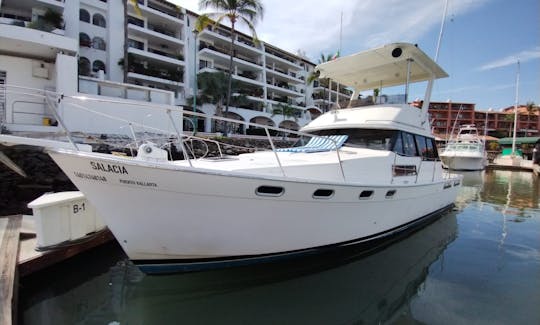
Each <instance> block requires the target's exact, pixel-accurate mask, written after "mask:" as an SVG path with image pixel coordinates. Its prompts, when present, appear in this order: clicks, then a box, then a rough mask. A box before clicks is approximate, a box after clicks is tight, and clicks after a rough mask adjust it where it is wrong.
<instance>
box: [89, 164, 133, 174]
mask: <svg viewBox="0 0 540 325" xmlns="http://www.w3.org/2000/svg"><path fill="white" fill-rule="evenodd" d="M90 166H92V169H95V170H101V171H103V172H107V173H115V174H129V173H128V171H127V169H126V167H124V166H121V165H111V164H104V163H100V162H95V161H91V162H90Z"/></svg>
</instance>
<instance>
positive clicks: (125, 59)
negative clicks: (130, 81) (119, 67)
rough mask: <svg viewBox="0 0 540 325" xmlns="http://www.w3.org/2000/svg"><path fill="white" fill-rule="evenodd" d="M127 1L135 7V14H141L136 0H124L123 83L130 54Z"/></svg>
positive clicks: (125, 80) (125, 78)
mask: <svg viewBox="0 0 540 325" xmlns="http://www.w3.org/2000/svg"><path fill="white" fill-rule="evenodd" d="M128 1H129V2H131V4H132V5H133V7H134V8H135V13H136V14H137V16H139V17H141V16H142V13H141V9H140V8H139V3H138V2H137V0H124V59H123V60H122V63H123V65H124V83H127V75H128V69H129V64H130V62H129V59H130V56H129V55H128V48H129V44H128Z"/></svg>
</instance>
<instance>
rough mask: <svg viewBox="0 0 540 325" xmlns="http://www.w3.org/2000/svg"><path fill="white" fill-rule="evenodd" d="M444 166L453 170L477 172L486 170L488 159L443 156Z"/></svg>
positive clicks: (481, 157)
mask: <svg viewBox="0 0 540 325" xmlns="http://www.w3.org/2000/svg"><path fill="white" fill-rule="evenodd" d="M441 160H442V163H443V166H444V167H445V168H448V169H452V170H459V171H476V170H484V169H485V168H486V159H485V158H484V157H483V156H472V157H466V156H460V155H454V156H452V155H448V156H444V155H441Z"/></svg>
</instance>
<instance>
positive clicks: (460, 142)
mask: <svg viewBox="0 0 540 325" xmlns="http://www.w3.org/2000/svg"><path fill="white" fill-rule="evenodd" d="M440 156H441V160H442V162H443V166H444V167H446V168H448V169H452V170H463V171H474V170H483V169H484V168H486V165H487V154H486V151H485V142H484V140H483V139H482V138H481V137H480V136H479V135H478V130H477V129H476V126H475V125H474V124H467V125H463V126H461V127H460V129H459V132H458V135H457V137H456V138H455V139H453V140H451V141H450V142H449V143H448V145H447V146H446V147H445V148H444V150H443V152H442V153H441V155H440Z"/></svg>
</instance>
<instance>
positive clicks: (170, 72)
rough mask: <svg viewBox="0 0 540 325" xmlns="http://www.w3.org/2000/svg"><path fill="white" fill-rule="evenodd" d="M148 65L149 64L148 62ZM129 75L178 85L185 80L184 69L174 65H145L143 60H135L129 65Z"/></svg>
mask: <svg viewBox="0 0 540 325" xmlns="http://www.w3.org/2000/svg"><path fill="white" fill-rule="evenodd" d="M147 66H148V64H147ZM128 69H129V70H128V71H129V72H128V77H129V78H135V79H143V80H147V81H152V82H159V83H163V84H168V85H177V84H178V83H183V82H184V71H183V69H178V68H172V67H154V66H152V67H151V68H149V67H145V64H144V63H143V62H133V63H131V64H130V65H129V67H128Z"/></svg>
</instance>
